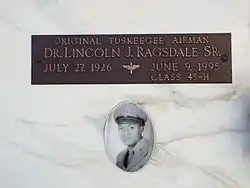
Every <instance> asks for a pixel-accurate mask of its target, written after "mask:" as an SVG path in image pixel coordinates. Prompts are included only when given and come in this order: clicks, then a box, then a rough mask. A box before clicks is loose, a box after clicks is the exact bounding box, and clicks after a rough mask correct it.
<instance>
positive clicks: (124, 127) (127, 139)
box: [118, 122, 143, 146]
mask: <svg viewBox="0 0 250 188" xmlns="http://www.w3.org/2000/svg"><path fill="white" fill-rule="evenodd" d="M142 132H143V127H141V126H140V124H138V123H131V122H130V123H119V124H118V133H119V136H120V138H121V140H122V142H123V143H124V144H125V145H127V146H133V145H134V144H136V143H137V142H138V141H139V140H140V139H141V135H142Z"/></svg>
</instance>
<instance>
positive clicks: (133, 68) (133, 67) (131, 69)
mask: <svg viewBox="0 0 250 188" xmlns="http://www.w3.org/2000/svg"><path fill="white" fill-rule="evenodd" d="M122 67H123V68H125V69H127V70H129V71H130V74H133V71H134V70H135V69H138V68H139V67H140V65H133V63H130V64H129V65H122Z"/></svg>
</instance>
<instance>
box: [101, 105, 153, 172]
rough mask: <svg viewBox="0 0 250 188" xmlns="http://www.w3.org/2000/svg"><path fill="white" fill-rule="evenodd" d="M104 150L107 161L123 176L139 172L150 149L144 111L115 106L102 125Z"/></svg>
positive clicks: (148, 123) (150, 135)
mask: <svg viewBox="0 0 250 188" xmlns="http://www.w3.org/2000/svg"><path fill="white" fill-rule="evenodd" d="M104 141H105V148H106V152H107V155H108V157H109V158H110V160H111V161H112V162H113V163H114V164H115V165H116V166H117V167H118V168H120V169H122V170H124V171H126V172H134V171H138V170H140V169H142V168H143V167H144V166H145V165H146V164H147V163H148V162H149V160H150V158H151V154H152V152H153V148H154V129H153V126H152V122H151V120H150V118H149V116H148V114H147V113H146V112H145V110H144V109H143V108H142V107H141V106H139V105H137V104H134V103H131V102H121V103H119V104H118V105H116V106H115V107H114V108H113V109H112V110H111V112H110V113H109V116H108V117H107V120H106V122H105V128H104Z"/></svg>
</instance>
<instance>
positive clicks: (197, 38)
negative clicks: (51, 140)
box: [31, 33, 232, 84]
mask: <svg viewBox="0 0 250 188" xmlns="http://www.w3.org/2000/svg"><path fill="white" fill-rule="evenodd" d="M31 82H32V84H164V83H165V84H167V83H232V62H231V34H230V33H217V34H214V33H206V34H131V35H33V36H32V79H31Z"/></svg>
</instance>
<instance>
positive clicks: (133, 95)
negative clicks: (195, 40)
mask: <svg viewBox="0 0 250 188" xmlns="http://www.w3.org/2000/svg"><path fill="white" fill-rule="evenodd" d="M249 10H250V5H249V1H248V0H238V1H235V0H227V1H226V0H210V1H208V0H199V1H198V0H189V1H181V0H154V1H145V0H144V1H142V0H137V1H132V0H127V1H115V0H107V1H100V0H99V1H97V0H92V1H85V0H71V1H66V0H50V1H49V0H33V1H32V0H23V1H18V0H9V1H3V2H1V6H0V41H1V53H0V54H1V61H0V63H1V74H0V77H1V79H0V82H1V86H2V87H1V88H2V89H1V92H0V102H1V103H0V104H1V107H0V112H1V113H0V114H1V124H0V187H2V188H55V187H58V188H69V187H70V188H80V187H84V188H85V187H86V188H98V187H119V188H125V187H130V188H138V187H143V188H147V187H148V188H149V187H157V188H249V187H250V160H249V159H250V158H249V154H250V134H249V128H250V122H249V121H248V116H249V112H250V108H249V107H250V97H249V96H250V90H249V85H250V83H249V78H250V62H249V60H250V57H249V54H250V53H249V50H250V39H249V36H248V35H249V28H250V26H249V24H250V22H249V18H250V14H249ZM145 32H146V33H171V32H232V39H233V42H232V44H233V84H231V85H165V86H164V85H161V86H157V85H154V86H149V85H147V86H108V87H107V86H83V85H81V86H80V85H78V86H31V85H30V74H31V72H30V67H31V63H30V35H31V34H34V33H36V34H37V33H52V34H54V33H81V34H84V33H145ZM122 100H132V101H134V102H138V103H140V104H141V105H143V106H144V107H145V109H146V110H147V111H148V112H149V114H150V116H151V118H152V121H153V123H154V127H155V131H156V142H157V147H156V151H155V154H154V156H153V159H152V161H151V162H150V164H149V165H148V166H147V167H146V168H144V169H143V170H142V171H140V172H138V173H134V174H129V173H124V172H122V171H121V170H119V169H118V168H116V167H115V166H114V165H113V164H112V163H111V162H110V161H109V159H108V157H107V155H106V153H105V149H104V143H103V138H102V128H103V125H104V119H105V117H106V116H107V114H108V113H109V110H111V108H112V107H113V106H114V105H115V104H116V103H117V102H120V101H122Z"/></svg>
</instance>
